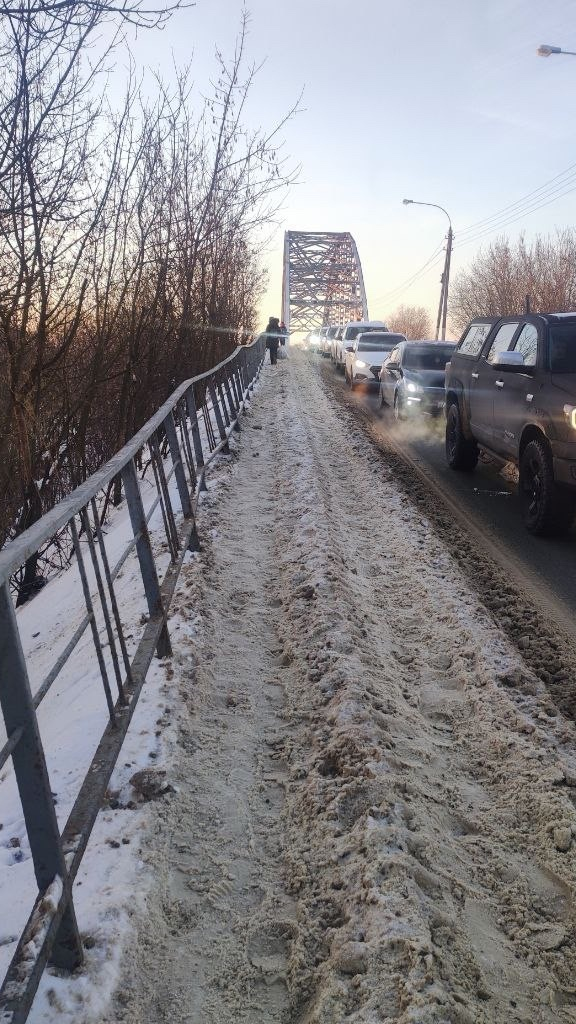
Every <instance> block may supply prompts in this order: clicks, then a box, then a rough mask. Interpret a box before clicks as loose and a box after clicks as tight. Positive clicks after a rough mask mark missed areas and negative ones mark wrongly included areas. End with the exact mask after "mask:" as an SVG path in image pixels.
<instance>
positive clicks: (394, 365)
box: [384, 363, 400, 370]
mask: <svg viewBox="0 0 576 1024" xmlns="http://www.w3.org/2000/svg"><path fill="white" fill-rule="evenodd" d="M384 369H385V370H399V369H400V363H385V365H384Z"/></svg>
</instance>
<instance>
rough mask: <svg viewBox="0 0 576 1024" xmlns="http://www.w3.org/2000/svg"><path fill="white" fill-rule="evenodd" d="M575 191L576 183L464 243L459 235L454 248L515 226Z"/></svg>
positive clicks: (491, 226)
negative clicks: (510, 225) (511, 225)
mask: <svg viewBox="0 0 576 1024" xmlns="http://www.w3.org/2000/svg"><path fill="white" fill-rule="evenodd" d="M575 191H576V182H575V183H574V184H573V185H572V186H571V187H570V188H568V189H565V190H564V191H561V192H558V193H556V194H555V195H553V196H552V197H551V198H548V199H547V200H546V201H545V202H539V203H536V204H534V205H532V206H529V207H526V208H524V209H522V210H520V212H518V213H517V214H516V215H515V216H513V217H509V218H508V219H505V220H502V221H500V222H497V223H495V224H492V225H490V226H489V227H487V228H484V230H482V231H479V232H478V233H477V234H474V235H472V236H470V237H468V238H464V240H463V241H462V240H461V236H460V235H458V236H457V242H456V244H455V246H454V248H455V249H459V248H463V247H464V246H466V245H471V244H472V243H473V242H478V241H480V240H481V239H482V238H485V237H486V236H487V235H493V234H494V233H495V232H496V231H500V230H502V228H505V227H507V226H508V225H509V224H515V223H516V222H517V221H519V220H522V219H523V218H524V217H526V216H529V215H530V214H532V213H536V211H537V210H542V209H544V208H545V207H546V206H550V205H551V204H552V203H555V202H556V201H557V200H558V199H561V198H562V196H567V195H570V193H572V192H575Z"/></svg>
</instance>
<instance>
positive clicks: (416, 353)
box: [402, 345, 454, 370]
mask: <svg viewBox="0 0 576 1024" xmlns="http://www.w3.org/2000/svg"><path fill="white" fill-rule="evenodd" d="M453 351H454V345H418V346H414V348H410V347H408V348H407V349H406V350H405V352H404V359H403V361H402V365H403V366H404V367H405V368H406V369H407V370H443V369H444V367H445V366H446V363H447V362H448V360H449V359H450V357H451V355H452V353H453Z"/></svg>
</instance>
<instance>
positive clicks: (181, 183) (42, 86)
mask: <svg viewBox="0 0 576 1024" xmlns="http://www.w3.org/2000/svg"><path fill="white" fill-rule="evenodd" d="M172 9H173V8H165V9H163V10H164V15H165V14H166V11H169V10H172ZM0 10H1V0H0ZM26 11H28V15H27V16H25V10H24V9H21V8H20V7H18V8H14V10H12V9H10V12H9V16H8V15H7V21H6V23H5V24H4V26H2V25H1V23H0V55H1V56H3V58H4V68H3V73H2V74H0V491H1V492H2V493H3V495H4V496H5V499H4V504H3V506H2V507H0V544H2V543H3V542H4V540H5V539H6V537H8V536H12V535H14V534H15V533H17V532H19V531H21V530H23V529H25V528H26V527H27V526H29V525H30V524H31V523H32V522H34V521H35V519H37V518H38V517H39V516H40V515H41V514H42V512H43V511H44V510H45V509H46V508H48V507H50V505H51V504H53V503H54V501H56V500H58V498H59V497H61V496H62V494H64V493H66V491H67V490H69V489H70V487H72V486H75V485H76V484H78V483H79V482H81V481H82V480H83V479H85V477H86V476H87V475H88V474H90V473H91V472H93V471H94V469H95V468H96V467H97V466H98V465H99V464H100V463H101V462H103V461H104V460H105V459H106V458H107V457H109V456H110V455H111V454H112V453H113V451H114V450H115V449H116V448H117V447H118V446H119V445H120V444H122V443H123V442H124V441H125V440H126V439H127V438H128V437H129V436H131V435H132V434H133V433H134V432H135V430H137V429H138V427H139V426H141V424H142V423H143V422H144V421H145V420H146V419H147V418H148V416H149V415H150V414H151V413H152V412H153V410H154V409H155V408H156V407H157V405H158V404H159V403H160V402H161V401H163V400H164V399H165V398H166V397H167V395H168V394H169V393H170V391H171V390H172V389H173V387H174V385H175V383H178V382H180V381H181V380H183V379H185V378H186V377H190V376H193V375H194V374H195V373H198V372H200V371H202V370H203V369H206V368H207V367H208V366H209V365H211V364H212V363H215V362H218V361H219V360H220V359H221V358H222V356H223V355H225V354H227V353H228V352H229V351H231V350H232V348H233V347H234V345H235V343H236V338H237V337H239V336H242V335H244V334H245V332H246V330H248V331H249V330H250V329H251V328H253V327H254V326H255V318H256V307H257V301H258V297H259V294H260V292H261V289H262V281H263V276H262V269H261V265H260V253H259V244H258V243H259V238H260V237H261V229H262V228H263V227H266V226H269V225H270V223H271V222H272V221H273V219H274V217H275V214H276V211H277V209H278V206H279V204H281V202H282V200H283V197H284V195H285V191H286V188H287V187H288V186H289V185H290V184H291V182H292V181H293V180H294V175H295V171H294V169H293V168H291V167H289V166H288V165H287V163H286V161H285V159H284V158H283V157H282V156H281V153H280V147H279V146H278V145H277V137H278V132H279V131H280V129H281V127H282V125H283V124H284V122H285V120H286V118H282V119H281V120H280V121H279V123H278V124H277V125H276V127H273V128H272V129H271V130H269V131H265V130H263V129H261V130H257V131H255V132H252V133H250V132H247V131H246V130H245V129H244V127H243V121H242V114H243V111H244V107H245V104H246V101H247V98H248V95H249V92H250V90H251V89H252V88H253V85H254V80H255V76H256V73H257V70H258V69H257V68H255V67H249V68H248V69H246V70H245V69H244V48H245V37H246V25H247V20H246V17H244V18H243V21H242V26H241V31H240V34H239V38H238V43H237V47H236V50H235V53H234V55H233V57H232V60H231V61H230V62H226V61H225V60H224V59H223V58H222V57H221V56H220V55H219V54H218V61H219V78H218V80H217V82H216V83H215V85H214V91H213V95H212V96H211V97H208V98H207V99H204V100H202V101H201V102H200V103H199V104H198V105H197V106H198V109H197V110H196V111H195V109H194V106H195V105H194V103H193V95H192V86H191V84H190V77H189V70H188V69H184V70H183V71H179V72H178V71H177V73H176V79H175V84H174V85H172V86H171V87H167V86H166V85H165V84H164V83H162V82H161V81H159V80H158V81H157V82H156V90H155V94H154V95H153V96H152V98H147V99H144V98H143V96H142V95H141V94H140V92H139V89H138V87H137V84H136V83H135V81H134V78H133V77H132V78H131V79H130V81H129V83H128V87H127V92H126V98H125V102H124V105H123V106H122V108H121V109H120V110H118V111H116V112H113V111H111V110H109V109H108V108H107V106H106V104H105V100H104V99H103V98H102V96H103V91H102V89H99V88H97V85H99V84H100V83H99V82H98V77H99V76H100V73H101V72H102V71H104V70H106V67H107V63H106V61H107V55H108V54H109V52H110V51H109V49H108V50H106V51H105V52H104V53H103V54H102V55H101V57H100V58H99V59H94V56H93V53H92V54H91V55H90V57H91V59H90V60H87V59H86V57H87V53H86V48H87V47H88V45H89V41H90V37H91V35H92V33H93V32H94V29H95V28H96V27H97V26H98V25H99V24H100V23H101V20H102V19H103V18H109V17H111V16H112V15H113V14H116V15H117V16H119V17H120V19H121V21H122V23H125V22H126V21H131V20H133V19H134V18H137V17H139V16H140V15H143V14H144V13H145V14H146V16H151V17H152V16H153V15H154V16H157V17H158V18H161V17H163V16H164V15H163V14H162V12H159V11H152V10H148V9H147V8H145V7H144V6H143V4H139V3H134V4H132V5H128V4H124V3H122V4H121V5H119V6H116V5H109V4H107V3H103V4H96V3H92V2H84V3H80V2H74V3H67V2H64V3H58V2H55V3H52V2H51V0H50V2H49V0H46V2H45V3H44V4H40V3H39V0H32V3H31V4H30V5H29V6H28V7H27V8H26ZM42 27H43V28H42ZM115 43H116V36H114V38H113V42H112V44H111V45H115ZM291 113H293V111H291V112H289V114H288V115H287V116H290V115H291ZM115 497H116V499H117V500H118V499H119V492H117V493H116V495H115ZM37 582H38V575H37V560H36V558H33V559H31V560H30V562H29V563H28V565H27V567H26V573H25V578H24V580H23V589H22V592H21V597H22V598H24V599H25V598H26V597H27V596H28V594H29V593H30V592H32V591H33V589H34V587H35V585H36V583H37Z"/></svg>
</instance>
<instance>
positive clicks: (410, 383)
mask: <svg viewBox="0 0 576 1024" xmlns="http://www.w3.org/2000/svg"><path fill="white" fill-rule="evenodd" d="M406 390H407V391H410V392H411V393H412V394H414V393H415V392H416V391H423V390H424V388H423V387H422V385H421V384H415V383H414V381H413V380H409V381H408V382H407V384H406Z"/></svg>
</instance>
